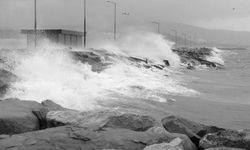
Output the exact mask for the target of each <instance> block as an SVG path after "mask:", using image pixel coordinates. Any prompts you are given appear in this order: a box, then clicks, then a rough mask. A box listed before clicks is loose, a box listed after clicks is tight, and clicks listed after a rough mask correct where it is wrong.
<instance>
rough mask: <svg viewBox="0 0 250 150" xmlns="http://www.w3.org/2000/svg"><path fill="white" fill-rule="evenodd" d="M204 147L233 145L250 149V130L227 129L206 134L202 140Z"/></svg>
mask: <svg viewBox="0 0 250 150" xmlns="http://www.w3.org/2000/svg"><path fill="white" fill-rule="evenodd" d="M200 147H201V148H204V149H206V148H207V149H208V148H214V147H231V148H242V149H250V132H247V131H235V130H225V131H220V132H216V133H209V134H207V135H205V136H204V137H203V138H202V139H201V141H200Z"/></svg>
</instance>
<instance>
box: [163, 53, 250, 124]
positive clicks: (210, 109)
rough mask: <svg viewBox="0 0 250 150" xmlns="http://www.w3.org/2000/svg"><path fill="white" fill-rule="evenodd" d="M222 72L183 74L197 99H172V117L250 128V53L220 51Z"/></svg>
mask: <svg viewBox="0 0 250 150" xmlns="http://www.w3.org/2000/svg"><path fill="white" fill-rule="evenodd" d="M222 57H223V59H224V62H225V69H222V70H210V69H209V70H192V71H188V70H186V71H184V73H185V75H184V76H183V78H185V79H184V80H185V81H186V83H187V85H186V86H187V87H189V88H192V89H194V90H197V91H199V92H200V95H199V96H197V97H192V98H190V97H185V96H184V97H183V96H179V97H175V98H176V99H178V101H177V102H176V103H175V104H173V105H171V106H167V109H168V110H170V111H172V113H174V114H179V115H181V116H184V117H187V118H190V119H193V120H196V121H200V122H203V123H206V124H213V125H218V126H222V127H227V128H234V129H243V128H250V59H249V58H250V51H247V50H238V51H237V50H232V51H229V50H225V51H223V52H222Z"/></svg>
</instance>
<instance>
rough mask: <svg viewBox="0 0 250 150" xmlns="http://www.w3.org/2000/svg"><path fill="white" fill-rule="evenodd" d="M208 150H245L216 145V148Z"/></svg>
mask: <svg viewBox="0 0 250 150" xmlns="http://www.w3.org/2000/svg"><path fill="white" fill-rule="evenodd" d="M206 150H245V149H241V148H230V147H216V148H209V149H206Z"/></svg>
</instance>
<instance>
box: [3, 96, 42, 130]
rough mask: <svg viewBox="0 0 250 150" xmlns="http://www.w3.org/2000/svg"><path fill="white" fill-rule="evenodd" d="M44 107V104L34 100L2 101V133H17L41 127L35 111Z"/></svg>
mask: <svg viewBox="0 0 250 150" xmlns="http://www.w3.org/2000/svg"><path fill="white" fill-rule="evenodd" d="M42 109H43V107H42V105H41V104H39V103H37V102H34V101H20V100H19V99H7V100H3V101H0V134H17V133H23V132H28V131H34V130H38V129H40V125H39V120H38V118H37V117H36V115H35V114H34V113H33V112H39V111H41V110H42Z"/></svg>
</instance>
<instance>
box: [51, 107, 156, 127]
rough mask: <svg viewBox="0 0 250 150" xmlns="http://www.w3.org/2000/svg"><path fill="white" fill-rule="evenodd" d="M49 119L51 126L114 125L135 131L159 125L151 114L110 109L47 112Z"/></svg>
mask: <svg viewBox="0 0 250 150" xmlns="http://www.w3.org/2000/svg"><path fill="white" fill-rule="evenodd" d="M47 120H48V122H49V124H50V126H60V125H76V126H79V127H87V128H91V129H93V130H98V129H101V128H107V127H112V128H125V129H131V130H133V131H146V130H147V129H149V128H151V127H153V126H156V125H159V123H158V122H157V121H156V120H155V119H154V118H152V117H150V116H144V115H138V114H132V113H122V112H118V111H110V110H97V111H88V112H81V113H80V112H77V111H52V112H49V113H48V114H47ZM58 124H59V125H58Z"/></svg>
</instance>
